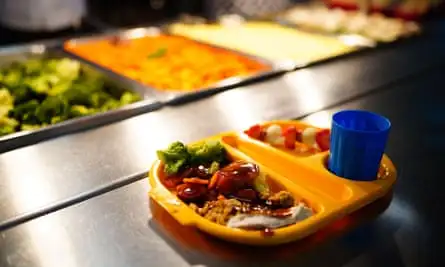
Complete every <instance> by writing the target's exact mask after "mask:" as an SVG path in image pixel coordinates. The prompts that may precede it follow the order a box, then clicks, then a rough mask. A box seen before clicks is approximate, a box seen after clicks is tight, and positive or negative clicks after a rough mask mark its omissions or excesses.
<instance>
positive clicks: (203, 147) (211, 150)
mask: <svg viewBox="0 0 445 267" xmlns="http://www.w3.org/2000/svg"><path fill="white" fill-rule="evenodd" d="M187 152H188V153H189V154H190V162H191V164H196V165H199V164H210V163H212V162H213V161H216V162H223V161H224V159H225V158H226V151H225V149H224V147H223V145H222V144H221V143H220V142H219V141H216V140H211V141H204V142H200V143H197V144H193V145H190V146H188V147H187Z"/></svg>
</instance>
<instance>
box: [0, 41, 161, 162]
mask: <svg viewBox="0 0 445 267" xmlns="http://www.w3.org/2000/svg"><path fill="white" fill-rule="evenodd" d="M57 43H58V42H56V43H52V44H49V45H48V44H45V43H34V44H30V45H20V46H11V47H5V48H2V49H1V50H0V69H2V75H3V76H4V77H3V78H2V79H9V78H13V77H12V73H9V72H8V71H9V68H10V67H11V66H14V64H16V65H17V64H24V65H26V64H27V63H30V62H33V63H35V62H39V60H40V61H45V62H46V60H47V61H48V65H50V64H52V63H57V62H56V61H63V60H65V61H64V62H60V63H61V64H63V65H64V66H63V67H64V68H65V70H67V69H68V71H69V68H71V67H73V65H74V66H75V67H79V73H88V75H91V76H93V77H95V78H97V79H98V80H99V79H100V80H101V81H102V82H103V83H104V85H103V86H108V87H109V88H112V90H114V91H113V92H115V93H116V94H118V95H120V94H123V93H125V92H131V94H129V95H128V96H130V95H133V96H137V98H138V99H137V100H134V101H129V102H128V104H122V105H118V104H116V106H115V107H111V106H110V107H109V108H103V109H100V110H99V109H98V110H97V111H94V112H93V111H92V109H91V110H90V111H91V113H88V112H87V111H88V110H87V109H86V108H85V107H84V106H77V108H78V109H77V112H81V113H82V112H84V113H82V114H78V115H76V116H75V117H74V116H73V117H72V118H71V117H69V118H64V119H60V118H59V119H60V120H57V118H56V116H53V115H55V114H53V113H57V112H61V109H62V108H66V106H63V107H61V106H60V105H59V106H57V108H56V107H53V108H51V109H48V110H42V109H40V111H39V112H40V113H41V114H40V113H39V114H40V115H42V114H43V115H48V116H53V118H51V121H49V122H48V123H44V124H41V125H39V126H38V127H32V126H31V125H28V127H22V126H23V125H22V123H23V122H22V121H20V125H18V126H15V127H17V129H16V130H15V131H13V133H10V134H5V135H2V136H0V153H3V152H6V151H9V150H12V149H15V148H18V147H22V146H27V145H31V144H35V143H37V142H40V141H42V140H46V139H49V138H53V137H56V136H60V135H64V134H67V133H71V132H75V131H79V130H83V129H88V128H92V127H96V126H99V125H103V124H107V123H111V122H114V121H118V120H123V119H126V118H129V117H131V116H134V115H138V114H142V113H145V112H148V111H151V110H154V109H157V108H159V107H160V103H159V102H157V101H156V99H155V96H154V95H152V94H151V93H150V92H149V91H147V90H146V89H145V88H144V87H142V86H140V85H139V84H137V83H134V82H132V81H128V80H126V79H122V78H121V77H120V76H118V75H115V74H114V73H112V72H109V71H107V70H103V69H101V68H94V67H91V66H89V65H88V64H84V63H82V62H80V61H77V60H75V59H73V58H72V57H71V56H70V55H69V54H67V53H65V52H63V51H62V50H61V49H59V48H58V46H57ZM51 61H52V62H51ZM77 64H78V65H77ZM28 67H30V68H31V64H28V65H26V68H28ZM45 67H48V66H45ZM4 70H5V71H6V72H5V73H3V71H4ZM23 71H24V72H23V76H22V78H30V79H29V80H32V82H35V83H33V84H32V85H29V84H28V85H26V83H24V86H25V87H26V86H28V89H29V86H31V87H32V88H33V89H31V91H34V92H36V95H39V96H36V98H39V97H40V96H42V98H43V99H39V100H33V101H34V102H35V103H32V104H36V103H37V102H38V101H44V100H45V99H47V98H49V97H52V96H53V95H51V94H49V93H48V95H46V93H47V92H43V91H42V92H38V91H39V90H43V89H42V88H43V87H46V86H50V85H48V84H50V83H52V82H56V84H57V81H55V80H58V78H60V77H57V75H53V76H51V77H45V79H46V78H48V80H45V81H43V79H42V80H40V82H41V83H37V82H39V81H38V79H34V78H38V77H37V76H35V75H40V74H35V73H31V72H29V73H28V69H26V71H25V70H23ZM36 71H41V67H38V68H36ZM55 71H58V70H55ZM61 73H62V72H61ZM9 74H11V75H9ZM51 75H52V74H51ZM60 75H63V73H62V74H60ZM85 75H86V74H85ZM9 76H11V77H9ZM54 76H56V77H54ZM42 78H43V77H42ZM49 78H51V79H49ZM3 82H5V81H2V87H1V88H0V89H1V91H2V96H3V97H4V98H5V99H6V100H5V99H3V98H2V107H4V106H3V104H5V103H3V102H4V101H7V96H9V94H8V90H13V91H14V90H16V89H26V88H25V87H23V88H22V87H20V86H19V87H11V88H13V89H11V88H9V89H8V86H7V85H6V84H4V83H3ZM22 85H23V84H22ZM57 85H61V86H63V84H57ZM40 86H43V87H40ZM53 86H54V85H53ZM39 88H40V89H39ZM50 88H51V87H50ZM37 89H38V90H37ZM53 89H54V90H55V89H56V88H55V86H54V87H52V88H51V90H53ZM36 90H37V91H36ZM45 90H46V89H45ZM5 92H6V93H5ZM10 93H11V94H12V97H13V99H14V100H13V101H14V102H16V101H17V97H18V96H17V95H15V93H16V92H14V93H13V92H12V91H11V92H10ZM45 95H46V96H45ZM54 96H55V97H57V96H56V94H54ZM86 96H87V97H90V96H89V95H86ZM102 96H103V95H102ZM73 97H77V96H76V95H73ZM54 99H55V98H54ZM97 100H98V101H99V100H100V97H98V98H97ZM36 101H37V102H36ZM116 101H118V100H116ZM31 102H32V101H31ZM26 103H30V102H26ZM26 103H25V104H26ZM42 103H43V102H40V105H41V104H42ZM110 103H111V102H110ZM9 104H11V105H14V106H16V104H17V103H9ZM21 104H22V103H21ZM36 105H38V104H36ZM70 107H72V105H71V106H70ZM22 111H24V110H22ZM14 112H16V111H15V110H14ZM17 112H18V111H17ZM26 112H28V113H29V112H31V113H33V112H34V111H30V110H28V111H26ZM35 112H36V113H37V110H36V111H35ZM3 113H4V112H3ZM31 113H29V114H24V116H25V117H26V118H25V120H26V121H32V119H30V116H34V115H35V114H31ZM3 115H5V116H7V117H4V118H8V117H9V115H8V113H6V114H3ZM6 121H8V120H6ZM15 124H17V123H15ZM3 126H5V125H3Z"/></svg>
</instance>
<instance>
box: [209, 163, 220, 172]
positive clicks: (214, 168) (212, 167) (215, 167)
mask: <svg viewBox="0 0 445 267" xmlns="http://www.w3.org/2000/svg"><path fill="white" fill-rule="evenodd" d="M218 170H219V162H218V161H214V162H212V164H210V168H209V173H210V174H214V173H215V172H217V171H218Z"/></svg>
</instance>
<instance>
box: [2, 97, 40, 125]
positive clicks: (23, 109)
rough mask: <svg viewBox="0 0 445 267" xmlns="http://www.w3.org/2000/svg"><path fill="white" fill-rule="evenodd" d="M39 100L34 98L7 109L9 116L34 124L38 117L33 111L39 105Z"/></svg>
mask: <svg viewBox="0 0 445 267" xmlns="http://www.w3.org/2000/svg"><path fill="white" fill-rule="evenodd" d="M39 105H40V104H39V102H38V101H37V100H35V99H33V100H30V101H28V102H25V103H23V104H20V105H17V106H15V107H14V108H13V109H12V110H11V111H9V116H10V117H12V118H14V119H16V120H18V121H20V122H22V123H25V124H36V123H38V119H37V117H36V116H35V111H36V110H37V108H38V107H39Z"/></svg>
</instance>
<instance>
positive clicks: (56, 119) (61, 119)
mask: <svg viewBox="0 0 445 267" xmlns="http://www.w3.org/2000/svg"><path fill="white" fill-rule="evenodd" d="M64 120H65V116H63V117H62V116H55V117H52V118H51V122H50V124H56V123H59V122H61V121H64Z"/></svg>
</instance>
